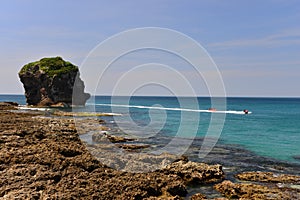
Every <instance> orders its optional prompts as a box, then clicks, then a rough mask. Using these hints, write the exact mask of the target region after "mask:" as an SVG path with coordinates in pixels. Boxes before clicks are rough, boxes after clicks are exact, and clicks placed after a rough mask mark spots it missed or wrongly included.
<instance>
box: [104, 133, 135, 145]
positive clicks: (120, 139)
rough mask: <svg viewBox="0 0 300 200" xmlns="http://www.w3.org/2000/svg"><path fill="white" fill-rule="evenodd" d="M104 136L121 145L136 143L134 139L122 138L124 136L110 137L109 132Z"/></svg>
mask: <svg viewBox="0 0 300 200" xmlns="http://www.w3.org/2000/svg"><path fill="white" fill-rule="evenodd" d="M104 135H105V136H106V137H107V139H109V141H110V142H112V143H121V142H128V141H134V140H135V139H133V138H126V137H122V136H115V135H110V134H107V132H104Z"/></svg>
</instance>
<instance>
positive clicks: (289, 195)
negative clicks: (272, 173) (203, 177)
mask: <svg viewBox="0 0 300 200" xmlns="http://www.w3.org/2000/svg"><path fill="white" fill-rule="evenodd" d="M214 188H215V189H216V190H217V191H219V192H220V193H222V194H223V195H224V196H225V197H227V198H229V199H299V198H300V194H299V192H297V191H296V190H289V189H279V188H276V187H273V186H266V185H259V184H252V183H232V182H231V181H227V180H226V181H223V182H222V183H219V184H217V185H215V186H214Z"/></svg>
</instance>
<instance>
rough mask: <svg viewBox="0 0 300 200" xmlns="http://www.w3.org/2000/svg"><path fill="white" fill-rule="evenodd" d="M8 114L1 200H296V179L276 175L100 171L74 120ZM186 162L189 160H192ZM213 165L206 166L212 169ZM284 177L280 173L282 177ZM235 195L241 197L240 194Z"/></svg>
mask: <svg viewBox="0 0 300 200" xmlns="http://www.w3.org/2000/svg"><path fill="white" fill-rule="evenodd" d="M11 109H14V106H9V105H5V104H1V105H0V116H1V118H0V120H1V123H0V125H1V127H0V129H1V133H0V136H1V137H0V145H1V152H2V154H1V159H0V162H1V164H0V167H1V169H0V175H1V178H0V180H1V182H0V188H1V189H0V191H2V192H1V193H0V197H1V198H3V199H9V198H11V197H17V196H19V197H20V198H36V199H42V198H49V199H55V198H82V199H84V198H91V197H94V198H96V199H97V198H99V199H107V198H119V199H131V198H137V199H143V198H148V199H159V198H161V199H166V198H168V199H181V198H187V199H189V198H192V199H205V198H204V195H205V194H200V193H199V192H200V191H201V189H203V188H205V187H210V188H211V189H212V188H213V187H214V191H215V192H214V194H211V196H208V198H215V199H217V198H222V196H223V198H224V199H227V198H230V197H233V196H236V197H237V198H242V197H245V198H252V197H255V195H257V194H256V193H257V191H258V190H259V191H260V192H261V195H267V194H269V193H270V192H272V194H275V196H276V195H277V196H276V197H286V198H288V199H289V198H290V199H292V198H300V196H299V192H300V176H295V175H294V176H293V175H289V176H287V175H285V176H284V177H282V178H281V179H276V180H274V179H272V177H274V172H271V171H270V170H269V171H270V172H267V171H268V170H266V169H265V171H266V172H252V173H246V172H241V171H238V170H237V173H239V174H233V176H232V177H234V179H235V180H229V179H228V178H229V177H228V175H227V174H226V171H227V168H228V167H227V166H225V165H224V166H223V169H224V170H222V166H220V165H212V164H210V165H206V164H201V163H198V162H191V161H188V160H187V159H186V158H180V159H178V160H177V161H176V162H173V163H171V164H169V165H167V166H166V167H165V168H163V169H160V170H156V171H154V172H148V173H130V172H121V171H117V170H115V169H112V168H109V167H107V166H104V165H103V164H101V163H100V162H99V160H97V159H95V158H94V157H93V156H92V155H91V154H90V152H89V151H88V150H87V149H86V146H85V145H84V144H83V143H82V141H81V140H80V138H79V135H78V133H77V130H76V129H75V127H74V122H73V121H72V119H70V118H62V117H58V116H50V117H45V116H43V114H38V113H37V112H32V111H26V112H12V111H10V110H11ZM219 150H220V149H219ZM223 150H224V149H221V151H223ZM230 153H231V152H230V151H229V152H227V155H230ZM225 154H226V151H225ZM213 156H214V154H212V157H211V158H208V159H212V158H213ZM189 159H191V160H193V158H192V157H191V158H189ZM225 160H226V157H225ZM207 161H208V162H209V160H207ZM204 162H205V160H204ZM214 162H215V161H213V160H210V163H214ZM245 162H247V160H245ZM275 164H276V163H275ZM188 167H189V168H188ZM183 169H184V170H183ZM187 169H190V170H194V171H195V170H196V172H197V173H196V174H195V173H192V172H191V171H188V170H187ZM233 170H236V169H233ZM183 171H185V173H186V174H184V173H183ZM224 171H225V175H224ZM279 171H280V170H279ZM284 172H285V171H283V170H281V174H284ZM270 173H271V174H270ZM204 174H207V175H206V177H203V175H204ZM237 175H238V176H239V179H238V178H237V177H236V176H237ZM188 177H189V178H188ZM191 177H192V178H191ZM201 177H202V178H201ZM251 177H258V178H257V179H255V180H254V179H253V178H251ZM279 177H280V176H279ZM287 177H288V178H287ZM287 180H288V181H287ZM228 181H232V182H228ZM244 181H247V182H248V183H244ZM266 183H267V184H266ZM279 183H280V184H279ZM247 184H248V185H247ZM249 184H250V185H249ZM260 186H261V187H260ZM262 187H264V188H262ZM195 188H198V189H196V190H195ZM255 188H256V190H255ZM230 189H234V190H230ZM238 189H240V190H242V191H243V192H242V193H239V192H238V191H239V190H238ZM217 191H218V192H217ZM230 191H231V192H230ZM232 191H233V192H232ZM251 191H252V192H251ZM206 195H207V194H206ZM208 195H209V194H208ZM245 195H248V196H245ZM297 195H298V196H297ZM225 197H226V198H225Z"/></svg>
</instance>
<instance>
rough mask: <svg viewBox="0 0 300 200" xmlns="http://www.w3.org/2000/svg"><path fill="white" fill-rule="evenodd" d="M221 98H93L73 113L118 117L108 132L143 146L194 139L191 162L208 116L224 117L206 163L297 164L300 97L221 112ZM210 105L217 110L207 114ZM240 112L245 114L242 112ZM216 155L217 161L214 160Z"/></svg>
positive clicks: (229, 101) (237, 101) (235, 104)
mask: <svg viewBox="0 0 300 200" xmlns="http://www.w3.org/2000/svg"><path fill="white" fill-rule="evenodd" d="M221 100H222V99H217V100H216V102H217V103H215V104H214V105H212V100H211V99H210V98H208V97H198V98H197V99H196V101H195V99H192V98H188V97H185V98H180V99H177V98H176V97H131V98H129V97H118V98H113V99H112V98H111V97H109V96H96V97H95V98H92V99H90V100H89V101H88V102H87V106H86V108H78V109H75V111H76V110H88V111H93V110H95V111H96V112H110V113H111V112H113V113H120V114H122V116H114V117H104V119H105V120H106V122H107V123H108V124H109V125H110V127H112V130H119V129H121V130H122V131H123V132H125V133H126V134H128V135H133V136H135V137H138V138H141V140H142V141H143V142H144V143H145V142H148V143H151V144H156V145H158V146H159V145H160V146H164V145H167V143H168V142H170V141H172V138H174V137H178V138H187V139H189V140H192V141H193V144H192V145H191V146H192V147H191V148H190V149H189V150H188V151H187V152H186V153H185V154H188V156H191V157H194V159H195V160H197V159H198V158H197V156H198V154H197V153H195V152H197V148H198V149H199V148H200V147H201V144H202V143H203V139H204V138H205V136H207V134H208V130H209V126H210V124H211V123H212V120H213V119H212V118H214V117H216V118H218V115H222V116H223V117H224V119H225V120H224V126H223V127H221V129H220V135H218V133H215V134H214V133H213V132H214V131H216V132H218V130H214V129H213V128H214V127H212V129H211V131H212V134H211V135H210V136H215V137H216V138H217V139H216V141H217V145H216V148H215V150H214V151H213V152H212V153H211V156H208V157H207V158H206V159H210V161H212V162H218V161H221V162H223V164H224V163H225V164H226V162H229V161H228V160H230V159H231V160H236V162H238V163H241V159H244V161H243V162H244V163H247V162H254V163H255V162H257V163H256V164H258V162H261V161H265V162H270V161H272V162H280V163H287V164H291V165H295V166H296V167H297V166H300V165H299V164H300V98H236V97H229V98H226V102H225V103H226V107H225V109H224V110H219V109H218V108H219V103H220V102H221V103H224V102H222V101H221ZM0 101H14V102H18V103H19V104H21V105H25V104H26V102H25V97H24V96H23V95H0ZM195 102H196V103H197V105H195ZM221 103H220V104H221ZM211 107H215V108H216V109H217V111H216V112H209V111H208V109H209V108H211ZM221 108H224V107H222V106H221ZM244 109H247V110H248V111H249V114H244V112H243V110H244ZM218 112H219V113H218ZM250 112H251V113H250ZM102 118H103V117H102ZM221 118H222V117H221ZM130 121H131V123H130ZM221 124H222V123H221ZM182 126H184V127H183V128H182ZM212 126H213V125H212ZM179 130H181V132H180V131H179ZM178 131H179V132H180V133H179V132H178ZM178 145H179V146H180V143H179V144H178ZM224 152H225V153H224ZM229 154H230V155H229ZM216 155H217V156H216ZM215 157H218V158H219V160H214V158H215ZM222 158H223V160H222ZM245 159H246V160H245ZM299 169H300V168H299Z"/></svg>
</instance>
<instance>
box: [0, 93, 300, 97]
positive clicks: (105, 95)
mask: <svg viewBox="0 0 300 200" xmlns="http://www.w3.org/2000/svg"><path fill="white" fill-rule="evenodd" d="M1 95H15V96H17V95H18V96H25V94H17V93H4V94H0V96H1ZM91 96H95V97H97V96H103V97H111V96H112V95H108V94H96V95H91ZM113 96H115V97H128V96H127V95H113ZM132 97H202V98H300V96H253V95H251V96H246V95H228V96H201V95H199V96H188V95H186V96H185V95H183V96H172V95H132Z"/></svg>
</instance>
